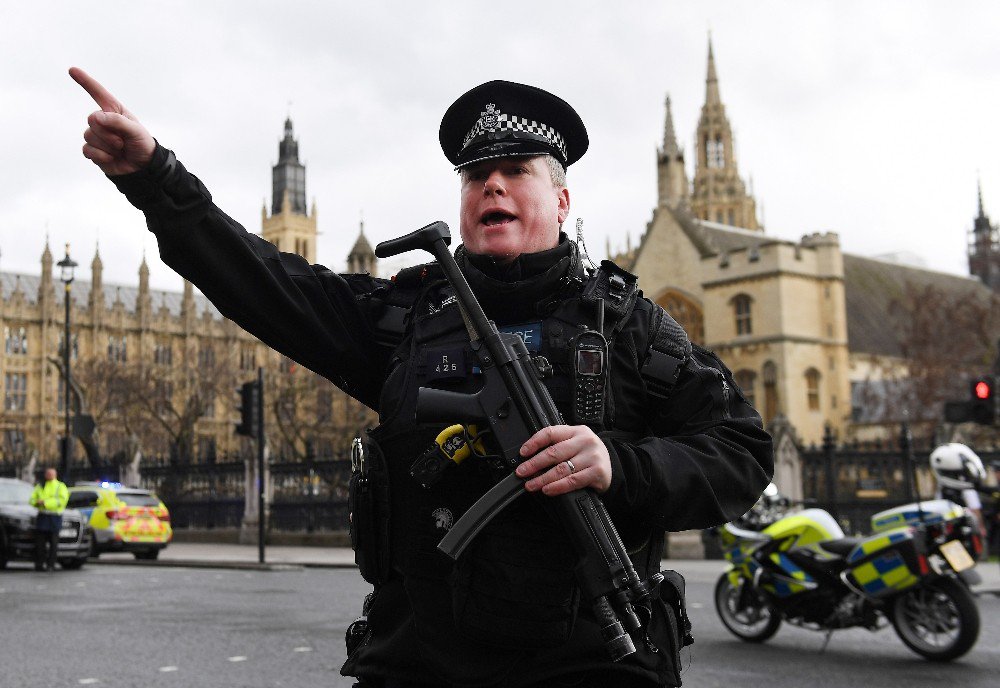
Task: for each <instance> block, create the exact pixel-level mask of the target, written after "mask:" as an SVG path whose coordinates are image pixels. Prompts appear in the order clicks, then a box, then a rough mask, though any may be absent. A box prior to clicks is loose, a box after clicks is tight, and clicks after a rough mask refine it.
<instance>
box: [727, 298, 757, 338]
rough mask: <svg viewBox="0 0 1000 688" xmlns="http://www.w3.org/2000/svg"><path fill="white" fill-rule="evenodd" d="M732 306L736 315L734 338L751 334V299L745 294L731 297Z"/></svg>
mask: <svg viewBox="0 0 1000 688" xmlns="http://www.w3.org/2000/svg"><path fill="white" fill-rule="evenodd" d="M732 304H733V311H734V312H735V315H736V336H737V337H738V336H740V335H741V334H753V321H752V319H751V313H750V310H751V306H752V305H753V299H752V298H750V296H749V295H747V294H737V295H736V296H734V297H733V300H732Z"/></svg>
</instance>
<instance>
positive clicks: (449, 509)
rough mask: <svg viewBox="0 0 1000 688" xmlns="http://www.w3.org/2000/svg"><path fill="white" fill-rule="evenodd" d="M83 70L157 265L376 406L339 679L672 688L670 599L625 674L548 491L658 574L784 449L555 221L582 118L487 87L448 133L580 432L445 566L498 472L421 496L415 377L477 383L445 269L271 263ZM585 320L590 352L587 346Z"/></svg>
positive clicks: (96, 136)
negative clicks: (358, 591) (585, 598)
mask: <svg viewBox="0 0 1000 688" xmlns="http://www.w3.org/2000/svg"><path fill="white" fill-rule="evenodd" d="M70 74H71V76H72V77H73V78H74V79H75V80H76V81H77V82H78V83H79V84H80V85H81V86H83V87H84V88H85V89H86V90H87V91H88V93H90V95H91V96H92V97H93V98H94V100H95V101H96V102H97V103H98V105H99V106H100V107H101V110H100V111H98V112H95V113H93V114H91V115H90V117H89V119H88V124H89V127H88V129H87V130H86V132H85V133H84V139H85V142H86V143H85V145H84V147H83V154H84V155H85V156H86V157H87V158H89V159H90V160H92V161H93V162H94V163H95V164H97V165H98V166H99V167H100V168H101V169H102V170H103V171H104V172H105V173H106V174H107V175H109V176H110V177H111V179H112V181H113V182H114V183H115V184H116V185H117V187H118V188H119V190H120V191H121V192H123V193H124V194H125V195H126V197H127V198H128V199H129V201H130V202H131V203H132V204H133V205H135V206H136V207H137V208H139V209H140V210H142V211H143V212H144V213H145V215H146V221H147V225H148V227H149V229H150V230H151V231H152V232H153V233H154V234H155V235H156V237H157V240H158V242H159V247H160V255H161V257H162V258H163V260H164V261H165V262H166V263H167V264H168V265H170V266H171V267H173V268H174V269H175V270H177V271H178V272H179V273H180V274H181V275H182V276H184V277H185V278H186V279H188V280H190V281H192V282H193V283H195V284H196V285H198V286H199V287H200V288H201V290H202V291H203V293H205V295H206V296H208V298H209V299H211V300H212V301H213V303H214V304H215V305H216V306H217V307H218V308H219V310H220V311H221V312H222V313H223V314H224V315H225V316H227V317H228V318H230V319H232V320H234V321H236V322H237V323H239V324H240V325H241V326H243V327H244V328H246V329H247V330H248V331H250V332H251V333H253V334H255V335H256V336H257V337H259V338H260V339H261V340H262V341H264V342H265V343H267V344H268V345H270V346H271V347H273V348H275V349H276V350H278V351H280V352H282V353H284V354H285V355H287V356H289V357H290V358H293V359H295V360H297V361H299V362H300V363H302V364H303V365H305V366H307V367H309V368H310V369H312V370H314V371H316V372H318V373H319V374H321V375H324V376H325V377H327V378H328V379H330V380H332V381H333V382H334V383H335V384H337V385H338V386H339V387H340V388H341V389H343V390H344V391H346V392H347V393H349V394H351V395H352V396H354V397H355V398H357V399H358V400H360V401H362V402H363V403H365V404H367V405H368V406H370V407H371V408H375V409H377V410H378V412H379V421H380V423H379V426H378V427H377V428H376V429H375V430H373V431H371V432H370V433H369V437H368V438H367V443H366V446H365V450H364V461H363V465H364V466H365V468H362V469H361V470H363V471H365V472H366V474H365V475H366V481H368V482H369V483H371V485H369V487H368V488H367V491H366V492H365V494H369V495H370V494H377V495H378V496H379V498H378V499H374V500H373V499H368V498H362V497H363V496H364V495H352V500H355V501H354V507H353V514H352V529H353V530H354V531H356V533H357V534H358V542H357V546H358V557H359V564H360V565H361V572H362V574H363V575H364V576H365V578H366V579H367V580H369V581H370V582H372V583H373V584H374V586H375V590H374V594H373V595H371V596H369V598H368V600H366V603H365V613H366V621H365V624H364V626H363V627H362V632H360V633H357V634H355V636H354V638H353V642H351V643H350V646H349V648H348V659H347V662H346V664H345V665H344V667H343V669H342V673H344V674H345V675H349V676H356V677H359V678H360V679H361V680H362V684H361V685H371V686H386V687H387V688H391V687H396V688H399V687H401V686H430V685H434V686H441V685H446V686H459V685H462V686H493V685H497V686H499V685H503V686H529V685H573V686H592V685H602V686H603V685H616V686H655V685H677V684H678V683H679V680H680V677H679V668H680V667H679V658H678V654H677V653H678V650H679V648H680V646H681V644H682V643H683V642H684V641H685V638H684V636H685V635H686V634H685V633H684V629H683V623H682V621H683V620H684V618H685V617H684V613H683V608H682V606H681V605H679V604H678V602H677V597H678V595H677V594H673V593H671V595H667V594H666V593H664V596H665V597H671V601H670V604H666V603H665V604H661V605H654V607H653V608H652V611H651V614H650V618H649V619H648V621H647V637H648V639H649V642H648V643H639V647H638V648H637V652H636V653H634V654H633V655H631V656H629V657H627V658H625V659H623V660H622V661H620V662H617V663H612V662H611V661H610V660H609V659H608V658H607V655H606V654H605V652H604V649H603V643H602V639H601V636H600V629H599V626H598V625H597V623H596V621H595V619H594V618H593V616H592V615H591V614H590V611H589V610H588V609H587V608H586V606H581V605H580V604H579V602H580V590H579V588H578V586H577V584H576V581H575V579H574V576H573V566H574V563H575V554H574V552H573V550H572V548H571V547H570V545H569V543H568V542H567V538H566V536H565V534H564V533H563V532H562V531H561V530H560V528H559V527H558V526H556V525H555V524H554V523H553V522H552V520H551V519H550V517H549V513H548V512H547V511H546V510H545V509H544V502H543V500H544V499H545V498H546V496H552V495H557V494H561V493H566V492H569V491H572V490H577V489H581V488H590V489H592V490H594V491H595V492H596V493H598V494H599V495H600V497H601V499H602V501H603V502H604V504H605V506H606V507H607V509H608V512H609V513H610V514H611V517H612V519H613V520H614V522H615V524H616V527H617V528H618V530H619V532H620V533H621V535H622V538H623V540H624V541H625V544H626V546H627V547H628V550H629V554H630V556H631V558H632V560H633V565H634V566H635V568H636V570H637V572H638V573H639V575H640V577H642V578H646V577H647V576H648V575H649V574H651V573H654V572H656V571H657V570H658V569H659V563H660V558H661V554H662V549H663V533H664V531H666V530H683V529H689V528H704V527H708V526H712V525H717V524H720V523H723V522H725V521H728V520H730V519H732V518H735V517H737V516H739V515H740V514H742V513H744V512H745V511H746V510H747V509H748V508H750V506H751V505H752V504H753V503H754V502H755V501H756V500H757V498H758V496H759V495H760V493H761V490H762V489H763V488H764V487H765V486H766V485H767V484H768V482H769V480H770V477H771V474H772V469H773V466H772V454H771V441H770V437H769V436H768V435H767V433H765V432H764V431H763V429H762V427H761V422H760V417H759V416H758V415H757V413H756V412H755V411H754V410H753V409H752V408H751V407H750V406H749V404H747V403H746V401H745V399H744V398H743V395H742V393H741V392H740V390H739V388H738V387H737V386H736V384H735V383H734V382H733V379H732V375H731V373H730V372H729V370H728V369H727V368H726V367H725V365H723V364H722V362H721V361H720V360H719V359H718V358H717V357H715V356H714V354H712V353H710V352H708V351H706V350H704V349H701V348H700V347H697V346H692V345H691V344H690V342H688V340H687V337H686V335H685V334H684V332H683V330H682V329H681V328H680V327H679V326H678V325H677V324H676V323H675V322H674V321H673V320H672V319H671V318H670V317H669V315H667V314H666V313H665V312H663V310H662V309H660V308H659V307H657V306H655V305H654V304H652V303H651V302H650V301H648V300H647V299H644V298H642V297H641V295H640V294H639V293H638V291H637V289H636V288H635V277H634V276H633V275H630V274H629V273H627V272H625V271H623V270H620V269H618V268H616V267H615V266H613V265H611V264H604V265H602V269H601V270H599V271H597V272H596V273H594V272H587V271H586V270H585V269H584V266H583V264H582V261H581V259H580V253H579V250H578V248H577V246H576V244H575V243H574V242H573V241H570V240H569V239H568V238H567V237H566V236H565V235H564V234H562V233H561V231H560V228H561V224H562V223H563V222H564V221H565V220H566V218H567V216H568V214H569V208H570V192H569V189H568V188H567V186H566V180H565V173H566V168H567V167H569V166H570V165H571V164H573V163H575V162H576V161H578V160H579V159H580V158H581V156H583V154H584V153H585V152H586V150H587V147H588V144H589V141H588V137H587V132H586V128H585V127H584V125H583V122H582V121H581V119H580V117H579V116H578V115H577V113H576V111H575V110H574V109H573V108H572V107H570V106H569V104H567V103H566V102H565V101H563V100H561V99H560V98H558V97H556V96H554V95H552V94H550V93H548V92H546V91H543V90H541V89H537V88H534V87H531V86H526V85H522V84H515V83H511V82H504V81H492V82H488V83H486V84H482V85H480V86H478V87H476V88H474V89H472V90H471V91H469V92H467V93H465V94H464V95H462V96H461V97H460V98H459V99H458V100H457V101H456V102H455V103H454V104H452V106H451V107H450V108H448V110H447V112H446V113H445V115H444V118H443V120H442V123H441V128H440V132H439V138H440V142H441V145H442V148H443V151H444V154H445V156H446V157H447V159H448V160H449V161H450V162H451V163H452V165H453V166H454V167H455V168H456V169H457V170H458V171H459V172H460V175H461V207H460V220H461V227H460V230H461V238H462V242H463V243H462V245H461V246H459V247H458V248H457V249H456V252H455V256H456V261H457V262H458V264H459V267H460V269H461V270H462V272H463V273H464V274H465V276H466V278H467V280H468V281H469V284H470V286H471V287H472V289H473V292H474V293H475V295H476V296H477V298H478V299H479V301H480V303H481V304H482V306H483V309H484V310H485V312H486V314H487V315H488V316H489V317H490V318H491V319H492V320H494V321H495V322H496V323H497V325H498V326H500V327H502V328H504V329H507V330H508V331H511V332H518V333H520V334H521V336H522V338H523V339H524V340H525V342H526V345H527V346H528V349H529V351H530V352H531V353H532V355H535V356H537V357H538V360H539V361H541V360H542V359H543V358H544V360H545V362H546V363H547V364H550V365H549V366H548V375H547V377H546V378H545V380H544V383H545V384H546V386H547V388H548V390H549V392H550V393H551V395H552V397H553V399H554V400H555V402H556V404H557V406H559V408H560V410H561V412H562V414H563V416H564V417H565V418H566V419H567V421H568V422H567V424H566V425H560V426H555V427H549V428H545V429H543V430H542V431H540V432H538V433H537V434H536V435H534V436H532V437H530V438H526V441H525V443H524V445H523V446H522V447H521V455H522V456H523V457H524V458H525V459H526V460H525V461H524V463H523V464H522V465H521V466H520V468H519V469H518V474H519V475H520V476H521V477H523V478H524V479H525V480H526V487H527V490H528V491H529V492H530V493H535V494H534V495H533V496H530V498H522V499H519V500H517V501H516V502H515V503H514V504H513V505H512V506H511V507H508V508H507V509H506V510H505V511H504V512H503V513H502V514H501V515H500V516H498V517H497V518H496V519H495V520H494V521H493V522H491V523H490V524H489V525H488V526H487V528H486V529H485V530H484V532H483V533H481V534H480V535H479V536H477V537H476V539H475V540H474V541H473V543H472V545H470V547H469V549H468V550H467V551H466V552H465V554H464V555H463V556H462V557H461V558H460V559H459V562H458V563H457V564H456V565H454V566H453V565H452V564H451V563H450V562H448V561H446V560H445V559H444V558H443V556H442V555H440V554H439V553H438V552H437V551H436V544H437V543H438V541H439V540H440V538H441V536H442V535H443V534H445V533H446V532H447V530H448V529H449V528H450V527H451V526H452V525H453V523H454V522H455V520H456V519H457V518H459V517H460V516H461V515H462V513H464V511H465V510H466V509H467V508H468V507H469V506H470V505H471V504H472V503H473V502H475V501H476V499H477V498H479V497H480V496H481V495H482V494H483V493H484V492H485V491H486V490H487V489H489V487H490V486H491V485H492V484H493V483H494V482H495V479H496V476H495V475H494V474H493V473H491V471H490V468H489V466H488V462H487V461H474V460H466V461H465V462H463V463H462V464H460V465H458V466H455V467H452V468H450V469H449V470H448V471H445V472H444V473H443V474H442V475H441V476H440V478H439V479H438V480H436V482H434V483H433V484H431V485H427V484H420V483H419V481H417V480H415V479H414V477H413V474H412V472H411V471H412V469H413V467H414V466H415V465H416V463H415V462H416V461H417V460H419V459H420V457H421V456H422V455H424V454H425V452H426V450H428V448H429V447H430V448H431V449H433V444H434V440H435V437H436V435H437V433H438V432H440V431H441V429H442V427H441V426H440V425H437V426H433V427H432V426H426V425H421V424H417V423H416V421H415V419H414V410H415V398H416V390H417V389H418V388H419V387H437V388H441V389H450V390H454V391H473V390H475V389H476V388H477V383H478V382H479V377H478V376H479V375H480V371H478V369H477V368H476V367H475V366H474V365H473V361H474V359H473V357H472V355H471V350H470V348H469V341H468V335H467V333H466V332H465V329H464V327H463V323H462V319H461V317H460V315H459V313H458V309H457V307H456V306H455V304H454V300H455V299H454V294H453V292H451V291H450V288H449V286H448V285H447V283H446V282H445V281H444V280H443V279H442V277H441V274H440V271H438V270H437V269H436V266H435V265H434V264H429V265H426V266H420V267H418V268H415V269H409V270H404V271H402V272H401V273H400V274H399V275H397V276H395V278H394V279H393V280H391V281H390V280H381V279H374V278H372V277H370V276H368V275H337V274H334V273H333V272H331V271H330V270H328V269H326V268H323V267H322V266H318V265H309V264H307V263H306V261H305V260H304V259H302V258H301V257H300V256H298V255H295V254H288V253H280V252H279V251H277V250H276V249H275V247H274V246H272V245H271V244H269V243H267V242H265V241H263V240H262V239H260V238H259V237H257V236H255V235H253V234H249V233H247V232H246V231H245V230H244V229H243V228H242V227H241V226H239V225H238V224H237V223H236V222H235V221H233V220H232V219H231V218H229V217H228V216H226V215H225V214H224V213H223V212H222V211H221V210H219V209H218V208H217V207H216V206H215V205H214V204H213V203H212V198H211V195H210V194H209V192H208V190H207V189H206V188H205V186H204V185H203V184H202V183H201V182H200V181H199V180H198V179H197V178H196V177H194V176H193V175H191V174H190V173H189V172H187V170H186V169H185V168H184V166H183V165H182V164H181V163H180V162H179V161H178V160H177V158H176V157H175V156H174V154H173V153H172V152H171V151H169V150H167V149H165V148H163V147H162V146H160V145H159V144H158V143H157V142H156V141H155V140H154V139H153V138H152V137H151V136H150V135H149V133H148V132H147V131H146V130H145V128H144V127H142V125H141V124H139V123H138V121H137V120H136V119H135V117H134V116H132V115H131V114H130V113H129V112H128V110H126V109H125V108H124V106H123V105H122V104H121V103H120V102H119V101H118V100H117V99H115V98H114V96H112V95H111V94H110V93H109V92H108V91H107V90H105V89H104V88H103V87H102V86H101V85H100V84H99V83H97V82H96V81H95V80H94V79H92V78H91V77H89V76H88V75H87V74H86V73H84V72H83V71H81V70H79V69H76V68H74V69H72V70H70ZM414 224H415V225H416V224H418V223H417V222H415V223H414ZM595 294H596V295H597V296H596V297H595ZM598 302H599V303H598ZM581 333H588V334H587V338H586V339H587V341H590V342H597V343H598V344H597V345H596V348H595V349H587V350H586V351H584V347H583V345H582V344H581V342H582V341H583V340H582V339H581ZM598 334H599V335H600V336H601V338H603V339H604V340H605V341H606V344H605V345H604V346H603V348H602V347H601V346H600V344H599V342H600V341H601V340H600V339H599V338H598V337H597V336H596V335H598ZM529 341H530V342H531V344H528V342H529ZM460 420H461V419H456V422H458V421H460ZM488 440H489V438H486V441H487V443H488ZM372 485H374V487H375V489H372ZM666 587H667V586H664V589H666ZM678 591H680V589H679V588H678Z"/></svg>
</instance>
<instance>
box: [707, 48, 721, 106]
mask: <svg viewBox="0 0 1000 688" xmlns="http://www.w3.org/2000/svg"><path fill="white" fill-rule="evenodd" d="M705 104H706V105H721V104H722V98H721V97H720V96H719V77H718V76H716V74H715V55H714V54H713V53H712V34H709V35H708V76H707V77H705Z"/></svg>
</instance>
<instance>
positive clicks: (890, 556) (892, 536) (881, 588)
mask: <svg viewBox="0 0 1000 688" xmlns="http://www.w3.org/2000/svg"><path fill="white" fill-rule="evenodd" d="M922 553H923V552H922V547H921V545H920V541H919V540H918V539H916V538H914V531H913V529H911V528H897V529H895V530H890V531H886V532H882V533H878V534H877V535H873V536H871V537H869V538H867V539H865V540H862V541H861V542H860V543H858V546H857V547H855V548H854V550H853V551H852V552H851V554H850V555H849V556H848V557H847V564H848V574H847V577H848V580H849V582H850V583H851V584H852V585H854V586H856V587H857V588H858V589H860V590H862V591H864V593H865V594H867V595H869V596H871V597H884V596H886V595H890V594H894V593H896V592H899V591H900V590H905V589H906V588H908V587H910V586H911V585H914V584H915V583H916V582H917V581H918V580H919V579H920V577H921V575H922V574H921V566H920V555H921V554H922Z"/></svg>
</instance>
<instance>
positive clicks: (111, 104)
mask: <svg viewBox="0 0 1000 688" xmlns="http://www.w3.org/2000/svg"><path fill="white" fill-rule="evenodd" d="M69 75H70V76H71V77H73V80H74V81H75V82H76V83H78V84H80V85H81V86H82V87H83V89H84V90H85V91H86V92H87V93H89V94H90V97H91V98H93V99H94V101H95V102H96V103H97V105H98V106H99V107H100V108H101V109H100V110H98V111H96V112H92V113H90V116H89V117H88V118H87V124H88V125H89V126H88V127H87V130H86V131H85V132H83V140H84V141H86V143H85V144H84V145H83V156H84V157H85V158H87V159H89V160H90V161H91V162H93V163H94V164H95V165H97V166H98V167H100V168H101V171H103V172H104V174H106V175H108V176H115V175H120V174H129V173H130V172H136V171H138V170H141V169H142V168H144V167H145V166H146V165H148V164H149V161H150V160H152V158H153V151H154V150H156V142H155V141H154V140H153V137H152V136H151V135H150V133H149V132H148V131H147V130H146V127H144V126H142V124H140V123H139V120H138V119H136V116H135V115H133V114H132V113H131V112H129V111H128V110H127V109H126V108H125V106H124V105H122V104H121V102H119V100H118V99H117V98H115V97H114V96H113V95H111V93H110V92H109V91H108V90H107V89H106V88H104V87H103V86H101V84H100V83H99V82H98V81H97V80H96V79H94V78H93V77H92V76H90V75H89V74H87V73H86V72H85V71H83V70H82V69H80V68H79V67H71V68H70V70H69Z"/></svg>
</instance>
